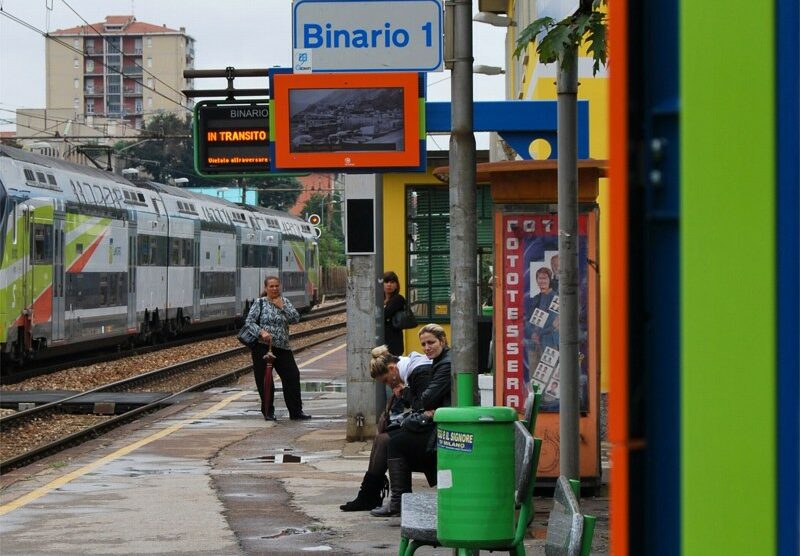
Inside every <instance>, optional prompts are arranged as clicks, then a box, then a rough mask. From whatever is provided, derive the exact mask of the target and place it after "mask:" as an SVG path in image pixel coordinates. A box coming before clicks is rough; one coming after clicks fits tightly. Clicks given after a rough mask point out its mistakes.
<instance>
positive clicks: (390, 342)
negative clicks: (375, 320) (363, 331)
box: [382, 270, 406, 355]
mask: <svg viewBox="0 0 800 556" xmlns="http://www.w3.org/2000/svg"><path fill="white" fill-rule="evenodd" d="M382 281H383V339H384V341H385V342H386V346H387V347H388V348H389V353H391V354H392V355H403V351H404V350H405V346H404V345H403V330H402V329H401V328H395V327H394V325H393V324H392V318H393V317H394V316H395V315H396V314H397V313H399V312H400V311H402V310H403V308H404V307H405V306H406V299H405V297H403V296H402V295H400V279H399V278H398V277H397V274H396V273H395V272H393V271H391V270H390V271H388V272H386V273H385V274H384V275H383V280H382Z"/></svg>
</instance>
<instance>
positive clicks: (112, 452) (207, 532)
mask: <svg viewBox="0 0 800 556" xmlns="http://www.w3.org/2000/svg"><path fill="white" fill-rule="evenodd" d="M298 364H299V365H300V367H301V380H302V381H303V384H304V390H305V391H304V393H303V399H304V407H305V411H306V412H307V413H311V414H312V415H313V416H314V418H313V419H311V420H310V421H290V420H289V419H288V415H287V412H286V410H285V406H284V405H283V400H282V397H281V395H280V394H278V395H277V396H276V406H277V407H278V412H277V416H278V421H277V422H265V421H264V420H263V419H262V417H261V414H260V412H259V409H258V394H257V393H256V391H255V385H254V383H253V379H252V376H248V377H244V378H243V379H242V380H241V383H240V384H237V385H233V386H229V387H226V388H217V389H213V390H209V391H207V392H204V393H200V394H195V395H193V396H191V397H190V398H187V399H186V400H184V402H183V403H180V404H176V405H173V406H171V407H169V408H166V409H164V410H162V411H160V412H158V413H155V414H152V415H150V416H148V417H147V418H145V419H143V420H141V421H137V422H136V423H132V424H130V425H127V426H125V427H123V428H119V429H116V430H115V431H113V432H112V433H110V434H109V435H106V436H104V437H102V438H99V439H97V440H94V441H91V442H88V443H86V444H83V445H81V446H78V447H76V448H73V449H71V450H69V451H67V452H63V453H61V454H59V455H57V456H54V457H52V458H49V459H47V460H42V461H40V462H37V463H36V464H34V465H31V466H29V467H26V468H23V469H19V470H16V471H13V472H10V473H8V474H6V475H3V476H2V477H0V553H2V554H3V556H23V555H24V556H36V555H44V554H47V555H53V554H58V555H73V554H75V555H141V554H170V555H171V556H183V555H186V556H188V555H192V556H205V555H208V556H211V555H215V556H225V555H260V554H264V555H267V554H269V555H282V554H306V553H309V552H326V553H329V554H386V555H389V554H396V553H397V543H398V541H399V535H400V529H399V525H400V524H399V518H389V519H379V518H374V517H371V516H370V515H369V514H368V513H367V512H351V513H345V512H341V511H340V510H339V505H340V504H342V503H344V502H346V501H348V500H350V499H352V498H354V497H355V494H356V492H357V490H358V486H359V484H360V481H361V478H362V476H363V473H364V471H365V470H366V468H367V461H368V455H369V449H370V443H369V442H363V443H348V442H346V441H345V413H346V393H345V392H344V387H343V385H344V384H345V376H346V371H345V368H346V366H345V349H344V339H343V338H340V339H336V340H332V341H330V342H328V343H326V344H324V345H322V346H318V347H317V348H315V349H314V350H312V351H311V352H308V353H304V354H302V355H300V356H298ZM427 488H428V487H427V486H426V482H425V480H424V478H423V477H422V476H421V475H420V476H419V477H415V490H422V489H427ZM585 504H586V505H587V507H588V508H589V509H588V510H587V511H589V512H592V511H594V513H596V514H598V515H599V518H600V519H599V520H598V529H597V532H596V533H595V545H594V546H595V550H594V551H593V554H605V553H607V547H608V542H607V538H608V535H607V529H608V520H607V504H606V501H605V500H603V499H597V500H594V501H593V500H586V501H585ZM550 505H551V502H550V501H548V500H546V499H540V500H537V524H538V527H539V528H541V527H542V526H543V525H544V524H543V523H542V522H541V518H542V517H545V519H546V515H547V512H548V511H549V509H550ZM543 544H544V541H543V539H541V538H529V539H527V540H526V547H527V552H528V554H544V548H543ZM419 554H435V555H444V554H448V555H449V554H452V551H451V550H450V549H445V548H438V549H430V548H423V549H421V550H420V551H419Z"/></svg>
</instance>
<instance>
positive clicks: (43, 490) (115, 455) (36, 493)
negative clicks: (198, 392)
mask: <svg viewBox="0 0 800 556" xmlns="http://www.w3.org/2000/svg"><path fill="white" fill-rule="evenodd" d="M249 393H250V392H249V391H244V392H238V393H236V394H234V395H232V396H230V397H228V398H226V399H224V400H222V401H221V402H219V403H217V404H214V405H212V406H211V407H209V408H208V409H206V410H204V411H201V412H200V413H196V414H195V415H193V416H192V417H189V418H188V419H184V420H183V421H181V422H179V423H176V424H174V425H172V426H170V427H167V428H166V429H163V430H161V431H159V432H157V433H155V434H153V435H150V436H148V437H147V438H143V439H142V440H138V441H136V442H134V443H133V444H129V445H127V446H125V447H123V448H120V449H119V450H117V451H116V452H112V453H110V454H108V455H107V456H103V457H102V458H100V459H98V460H97V461H94V462H92V463H90V464H88V465H84V466H83V467H81V468H79V469H76V470H75V471H72V472H71V473H67V474H66V475H64V476H62V477H59V478H58V479H55V480H53V481H50V482H49V483H47V484H46V485H44V486H42V487H39V488H37V489H36V490H33V491H31V492H29V493H28V494H26V495H25V496H21V497H20V498H17V499H16V500H14V501H12V502H9V503H8V504H3V505H2V506H0V516H1V515H5V514H7V513H8V512H11V511H14V510H16V509H17V508H20V507H22V506H25V505H26V504H29V503H31V502H33V501H34V500H37V499H39V498H41V497H42V496H44V495H46V494H49V493H50V492H52V491H53V490H55V489H57V488H60V487H62V486H64V485H65V484H67V483H69V482H71V481H73V480H75V479H77V478H79V477H82V476H83V475H86V474H87V473H91V472H92V471H94V470H95V469H97V468H98V467H101V466H103V465H105V464H107V463H110V462H112V461H114V460H116V459H119V458H121V457H122V456H126V455H128V454H130V453H131V452H133V451H134V450H136V449H138V448H141V447H142V446H146V445H147V444H150V443H151V442H154V441H156V440H158V439H160V438H164V437H165V436H167V435H170V434H172V433H173V432H175V431H177V430H180V429H182V428H183V427H185V426H186V425H188V424H189V423H192V422H193V421H196V420H197V419H202V418H204V417H207V416H209V415H211V414H212V413H214V412H215V411H219V410H220V409H222V408H223V407H225V406H226V405H228V404H229V403H231V402H234V401H236V400H238V399H239V398H241V397H242V396H244V395H245V394H249Z"/></svg>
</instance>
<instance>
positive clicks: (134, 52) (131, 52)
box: [123, 46, 143, 56]
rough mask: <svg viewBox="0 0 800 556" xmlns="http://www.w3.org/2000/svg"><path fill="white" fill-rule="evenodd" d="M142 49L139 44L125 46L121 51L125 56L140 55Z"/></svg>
mask: <svg viewBox="0 0 800 556" xmlns="http://www.w3.org/2000/svg"><path fill="white" fill-rule="evenodd" d="M142 51H143V49H142V47H141V46H140V47H139V48H127V49H125V52H123V54H124V55H125V56H141V55H142Z"/></svg>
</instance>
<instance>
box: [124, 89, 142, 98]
mask: <svg viewBox="0 0 800 556" xmlns="http://www.w3.org/2000/svg"><path fill="white" fill-rule="evenodd" d="M122 94H123V95H125V96H126V97H140V96H142V88H141V87H125V89H124V90H123V92H122Z"/></svg>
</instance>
